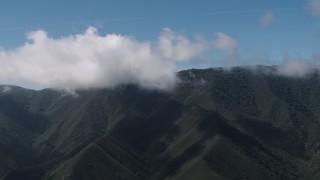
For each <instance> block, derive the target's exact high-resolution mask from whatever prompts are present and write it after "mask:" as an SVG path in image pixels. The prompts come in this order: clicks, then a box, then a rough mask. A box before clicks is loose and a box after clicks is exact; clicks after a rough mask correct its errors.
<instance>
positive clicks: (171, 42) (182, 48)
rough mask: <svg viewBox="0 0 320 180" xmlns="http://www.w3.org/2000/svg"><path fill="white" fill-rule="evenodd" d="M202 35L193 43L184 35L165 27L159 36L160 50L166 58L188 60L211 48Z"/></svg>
mask: <svg viewBox="0 0 320 180" xmlns="http://www.w3.org/2000/svg"><path fill="white" fill-rule="evenodd" d="M209 46H210V45H209V43H206V42H205V41H204V40H202V39H201V38H200V37H199V38H197V42H195V43H192V42H190V40H189V39H187V38H186V37H184V36H181V35H177V34H176V33H174V32H173V31H171V30H170V29H168V28H165V29H164V30H163V32H162V33H161V36H160V37H159V50H160V52H161V53H162V54H163V55H164V57H165V58H166V59H172V60H176V61H187V60H190V59H191V58H193V57H195V56H198V55H200V54H201V53H202V52H203V51H204V50H207V49H208V48H209Z"/></svg>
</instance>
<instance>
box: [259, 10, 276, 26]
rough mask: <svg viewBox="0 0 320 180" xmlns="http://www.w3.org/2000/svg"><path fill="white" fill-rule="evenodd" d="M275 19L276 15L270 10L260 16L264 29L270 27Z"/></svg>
mask: <svg viewBox="0 0 320 180" xmlns="http://www.w3.org/2000/svg"><path fill="white" fill-rule="evenodd" d="M274 20H275V16H274V14H273V12H271V11H269V12H266V13H265V14H264V15H263V16H262V17H261V18H260V26H261V28H262V29H266V28H268V27H269V26H270V25H271V24H272V23H273V22H274Z"/></svg>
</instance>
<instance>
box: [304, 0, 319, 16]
mask: <svg viewBox="0 0 320 180" xmlns="http://www.w3.org/2000/svg"><path fill="white" fill-rule="evenodd" d="M306 7H307V9H308V10H309V11H310V12H311V13H312V14H313V15H315V16H320V0H308V2H307V5H306Z"/></svg>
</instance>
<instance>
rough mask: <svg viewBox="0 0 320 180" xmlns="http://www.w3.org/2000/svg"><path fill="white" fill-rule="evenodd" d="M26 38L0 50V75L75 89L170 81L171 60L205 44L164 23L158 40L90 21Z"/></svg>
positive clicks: (169, 84) (165, 85)
mask: <svg viewBox="0 0 320 180" xmlns="http://www.w3.org/2000/svg"><path fill="white" fill-rule="evenodd" d="M27 39H28V42H26V43H25V44H24V45H22V46H21V47H19V48H16V49H14V50H0V64H1V68H0V81H2V82H6V83H10V84H11V83H14V82H23V83H33V84H37V85H41V86H43V87H52V88H59V89H60V88H62V89H66V90H69V91H73V90H75V89H86V88H100V87H114V86H116V85H119V84H126V83H135V84H138V85H140V86H142V87H144V88H151V89H154V88H155V89H160V90H170V89H172V88H173V87H174V85H175V83H176V81H177V77H176V62H179V61H189V60H192V59H194V58H195V57H197V56H199V55H201V53H202V52H203V51H204V50H207V49H208V48H209V47H210V45H209V44H208V43H206V42H205V41H204V40H201V39H196V40H195V41H194V42H193V41H191V40H189V39H187V38H186V37H184V36H182V35H178V34H176V33H174V32H172V31H171V30H170V29H164V30H163V32H162V33H161V34H160V36H159V41H158V42H139V41H137V40H136V39H134V38H132V37H128V36H123V35H116V34H107V35H105V36H101V35H99V34H98V32H97V30H96V29H95V28H93V27H90V28H88V29H87V30H86V31H85V32H84V33H83V34H77V35H71V36H68V37H61V38H59V39H53V38H50V37H49V36H48V35H47V33H46V32H45V31H43V30H38V31H34V32H30V33H28V35H27Z"/></svg>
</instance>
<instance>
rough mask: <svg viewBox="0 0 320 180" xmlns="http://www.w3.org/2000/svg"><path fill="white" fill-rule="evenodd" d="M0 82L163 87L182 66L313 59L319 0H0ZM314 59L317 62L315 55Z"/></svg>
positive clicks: (284, 69)
mask: <svg viewBox="0 0 320 180" xmlns="http://www.w3.org/2000/svg"><path fill="white" fill-rule="evenodd" d="M0 3H1V6H0V83H5V84H15V85H20V86H24V87H28V88H35V89H37V88H45V87H53V88H63V89H67V90H69V91H73V90H74V89H84V88H97V87H114V86H116V85H118V84H121V83H137V84H139V85H141V86H142V87H145V88H151V89H152V88H156V89H161V90H168V89H172V88H173V87H174V85H175V84H176V82H178V80H177V77H176V76H175V72H177V71H179V70H182V69H188V68H207V67H220V66H223V67H230V66H239V65H256V64H264V65H279V67H280V68H279V73H281V74H285V75H297V76H301V75H304V74H306V72H309V70H310V69H312V68H313V67H316V66H318V57H320V56H319V52H320V47H319V45H320V44H319V40H320V36H319V35H320V34H319V32H320V21H319V20H320V0H281V1H279V0H268V1H265V0H241V1H235V0H197V1H191V0H190V1H189V0H188V1H186V0H171V1H169V0H161V1H160V0H136V1H132V0H90V1H89V0H87V1H85V0H69V1H62V0H55V1H43V0H42V1H41V0H29V1H18V0H10V1H9V0H2V1H0ZM319 62H320V61H319Z"/></svg>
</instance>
